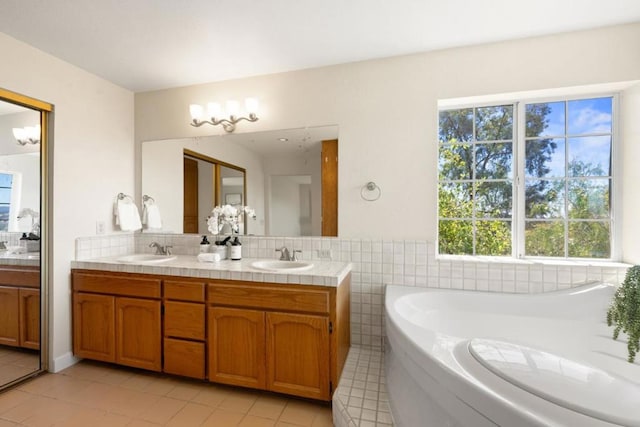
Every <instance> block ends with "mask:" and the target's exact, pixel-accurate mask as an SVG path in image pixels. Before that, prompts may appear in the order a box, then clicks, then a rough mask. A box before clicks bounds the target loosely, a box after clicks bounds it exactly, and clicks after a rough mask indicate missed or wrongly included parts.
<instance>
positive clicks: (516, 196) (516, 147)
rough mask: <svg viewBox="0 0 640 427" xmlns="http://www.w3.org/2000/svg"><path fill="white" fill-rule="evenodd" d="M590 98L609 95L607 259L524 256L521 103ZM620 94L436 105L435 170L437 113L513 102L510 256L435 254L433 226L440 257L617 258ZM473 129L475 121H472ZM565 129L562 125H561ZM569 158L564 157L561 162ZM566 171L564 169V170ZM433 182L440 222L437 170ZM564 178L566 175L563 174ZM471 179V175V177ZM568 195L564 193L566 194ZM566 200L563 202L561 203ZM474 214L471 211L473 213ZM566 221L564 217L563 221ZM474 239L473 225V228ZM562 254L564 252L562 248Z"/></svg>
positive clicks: (590, 94)
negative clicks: (609, 188)
mask: <svg viewBox="0 0 640 427" xmlns="http://www.w3.org/2000/svg"><path fill="white" fill-rule="evenodd" d="M593 98H611V127H612V128H611V175H610V179H611V194H610V195H609V197H610V201H609V203H610V218H609V221H610V224H611V225H610V257H609V258H582V257H580V258H578V257H569V256H566V257H564V256H563V257H545V256H527V255H525V222H526V221H525V202H524V200H525V155H524V153H525V141H526V138H525V131H526V127H525V126H523V125H522V124H523V123H525V119H526V117H525V115H526V111H525V108H524V106H525V105H526V104H541V103H552V102H567V101H579V100H583V99H593ZM619 98H620V95H619V93H618V92H610V91H605V92H593V93H591V92H590V93H584V94H566V95H563V94H559V95H554V96H541V97H537V96H534V97H529V96H528V97H522V98H518V99H514V98H504V99H499V98H494V99H492V100H491V101H490V102H465V103H460V104H447V105H446V106H444V107H438V108H437V111H436V124H437V125H436V144H437V146H438V149H437V150H436V171H439V170H440V169H439V167H440V165H439V161H440V149H439V148H440V138H439V131H440V112H442V111H448V110H459V109H464V108H481V107H490V106H500V105H513V118H514V119H513V133H514V140H513V193H512V203H513V205H512V218H511V256H507V255H491V256H484V255H470V254H459V255H452V254H439V253H438V251H439V247H440V245H439V244H438V243H437V242H438V241H439V238H440V236H439V230H440V227H439V225H436V245H435V246H436V255H438V256H444V257H447V258H469V257H474V258H489V257H490V258H495V257H499V258H501V259H505V260H508V259H511V258H513V259H533V260H549V261H561V260H567V261H584V262H611V261H619V260H620V255H621V245H620V242H621V239H620V237H621V236H620V227H619V224H620V212H621V210H622V209H621V206H619V200H620V185H619V181H620V164H621V161H620V158H619V156H620V155H619V153H620V151H621V150H620V146H621V141H620V130H619V129H620V121H621V119H620V107H619V106H620V99H619ZM567 121H568V117H567V116H565V123H567ZM474 128H475V123H474ZM565 131H566V128H565ZM568 161H569V159H567V158H565V162H568ZM565 170H566V169H565ZM437 177H438V178H437V185H436V211H437V215H436V218H437V222H438V224H439V223H440V219H441V217H440V208H439V191H440V182H441V181H440V177H439V172H438V173H437ZM565 179H566V176H565ZM474 181H475V177H474ZM567 197H568V195H567ZM565 203H566V202H565ZM474 215H475V212H474ZM564 221H566V219H565V220H564ZM473 232H474V238H475V228H474V231H473ZM567 233H568V228H567V229H566V230H565V236H564V242H565V243H564V244H565V247H566V245H567V244H568V240H567V239H568V236H567ZM565 253H566V251H565Z"/></svg>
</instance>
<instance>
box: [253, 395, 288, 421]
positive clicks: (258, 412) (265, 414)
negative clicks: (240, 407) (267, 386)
mask: <svg viewBox="0 0 640 427" xmlns="http://www.w3.org/2000/svg"><path fill="white" fill-rule="evenodd" d="M285 406H287V399H286V398H284V397H273V396H260V397H258V399H257V400H256V402H255V403H254V404H253V406H252V407H251V409H250V410H249V412H248V415H254V416H256V417H262V418H269V419H271V420H277V419H278V418H279V417H280V415H281V414H282V411H283V410H284V408H285Z"/></svg>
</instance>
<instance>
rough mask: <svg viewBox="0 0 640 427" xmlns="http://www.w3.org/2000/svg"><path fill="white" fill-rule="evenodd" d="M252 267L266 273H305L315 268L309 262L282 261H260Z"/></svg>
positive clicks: (252, 264) (255, 262)
mask: <svg viewBox="0 0 640 427" xmlns="http://www.w3.org/2000/svg"><path fill="white" fill-rule="evenodd" d="M251 267H253V268H257V269H258V270H265V271H276V272H277V271H284V272H288V271H304V270H309V269H311V268H313V263H312V262H308V261H280V260H274V259H270V260H260V261H254V262H252V263H251Z"/></svg>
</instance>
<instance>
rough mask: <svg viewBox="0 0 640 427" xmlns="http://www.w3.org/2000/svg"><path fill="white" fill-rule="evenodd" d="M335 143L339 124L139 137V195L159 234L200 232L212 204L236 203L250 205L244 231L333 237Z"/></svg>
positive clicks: (256, 233)
mask: <svg viewBox="0 0 640 427" xmlns="http://www.w3.org/2000/svg"><path fill="white" fill-rule="evenodd" d="M337 144H338V126H318V127H306V128H296V129H286V130H274V131H264V132H252V133H238V134H231V135H217V136H209V137H199V138H185V139H173V140H161V141H145V142H143V143H142V194H143V195H148V196H150V197H152V198H153V199H154V200H155V201H156V203H157V204H158V207H159V208H160V211H161V214H162V223H163V228H162V230H161V231H162V232H169V233H196V232H197V233H200V234H205V233H207V230H206V222H205V219H206V217H207V216H208V215H209V214H210V213H211V210H212V208H213V207H214V206H215V205H219V204H231V205H235V204H239V205H246V206H250V207H251V208H253V209H255V211H256V216H257V217H256V219H255V220H247V222H246V228H245V231H246V232H247V233H248V234H254V235H268V236H322V235H324V236H336V235H337V210H338V206H337V186H338V181H337V179H338V177H337V162H338V158H337ZM216 165H219V167H218V168H217V169H216ZM216 171H218V172H216ZM194 179H195V180H197V182H198V184H197V185H196V186H195V187H194V186H193V185H194V184H193V183H190V181H192V180H194ZM185 185H186V186H187V187H188V188H194V189H192V190H185ZM195 194H198V197H196V196H195ZM196 213H197V215H198V216H197V218H192V217H193V216H194V215H196ZM187 222H189V223H190V224H189V225H187ZM196 223H197V224H196ZM196 230H197V231H196Z"/></svg>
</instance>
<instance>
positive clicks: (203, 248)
mask: <svg viewBox="0 0 640 427" xmlns="http://www.w3.org/2000/svg"><path fill="white" fill-rule="evenodd" d="M210 247H211V244H210V243H209V240H208V239H207V236H202V242H200V253H201V254H206V253H208V252H209V248H210Z"/></svg>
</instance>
